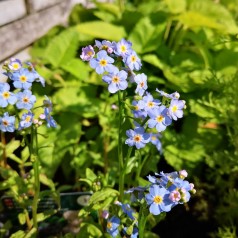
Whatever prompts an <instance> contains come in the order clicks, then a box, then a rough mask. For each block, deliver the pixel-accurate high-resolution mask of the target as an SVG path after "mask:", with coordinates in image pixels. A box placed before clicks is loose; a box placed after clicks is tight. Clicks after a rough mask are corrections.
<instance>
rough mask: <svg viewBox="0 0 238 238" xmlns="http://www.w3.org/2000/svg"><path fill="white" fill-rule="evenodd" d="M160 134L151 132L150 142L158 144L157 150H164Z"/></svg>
mask: <svg viewBox="0 0 238 238" xmlns="http://www.w3.org/2000/svg"><path fill="white" fill-rule="evenodd" d="M159 137H161V135H160V134H154V133H150V142H151V143H152V144H153V145H155V146H156V148H157V150H158V151H160V152H162V143H161V141H160V140H159Z"/></svg>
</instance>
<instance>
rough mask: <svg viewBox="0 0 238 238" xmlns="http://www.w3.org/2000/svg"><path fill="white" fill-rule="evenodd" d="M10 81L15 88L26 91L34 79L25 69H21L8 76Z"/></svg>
mask: <svg viewBox="0 0 238 238" xmlns="http://www.w3.org/2000/svg"><path fill="white" fill-rule="evenodd" d="M9 77H10V78H11V80H13V81H14V82H13V85H14V87H15V88H21V89H28V88H30V87H31V85H32V82H33V81H34V79H35V76H34V74H32V73H31V72H29V70H28V69H26V68H21V69H20V70H18V71H15V72H13V73H12V74H10V75H9Z"/></svg>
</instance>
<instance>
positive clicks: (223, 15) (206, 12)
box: [190, 0, 238, 34]
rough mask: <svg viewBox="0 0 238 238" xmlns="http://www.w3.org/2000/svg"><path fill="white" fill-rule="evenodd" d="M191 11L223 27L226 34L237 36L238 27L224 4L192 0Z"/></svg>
mask: <svg viewBox="0 0 238 238" xmlns="http://www.w3.org/2000/svg"><path fill="white" fill-rule="evenodd" d="M190 10H191V11H193V12H197V13H199V14H202V15H203V16H206V17H209V18H210V20H211V22H216V23H218V24H219V25H221V26H222V28H223V30H224V32H225V33H231V34H237V32H238V26H237V24H236V22H235V20H234V18H233V16H232V14H231V12H230V11H229V10H228V9H227V8H226V7H224V6H223V5H222V4H217V3H215V2H213V1H197V0H192V3H191V4H190ZM212 28H213V27H212ZM215 28H216V27H215ZM218 29H219V28H218Z"/></svg>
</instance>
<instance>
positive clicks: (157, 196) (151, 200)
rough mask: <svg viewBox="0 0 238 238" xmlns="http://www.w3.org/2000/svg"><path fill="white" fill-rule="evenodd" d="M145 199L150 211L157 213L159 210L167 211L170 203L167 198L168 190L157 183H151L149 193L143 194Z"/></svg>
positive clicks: (169, 208)
mask: <svg viewBox="0 0 238 238" xmlns="http://www.w3.org/2000/svg"><path fill="white" fill-rule="evenodd" d="M145 200H146V202H147V204H148V205H149V206H150V208H149V210H150V213H152V214H153V215H159V214H160V213H161V212H169V211H170V210H171V206H172V203H171V201H170V200H169V191H168V190H167V189H165V188H162V187H160V186H159V185H152V186H151V187H150V189H149V193H148V194H146V195H145Z"/></svg>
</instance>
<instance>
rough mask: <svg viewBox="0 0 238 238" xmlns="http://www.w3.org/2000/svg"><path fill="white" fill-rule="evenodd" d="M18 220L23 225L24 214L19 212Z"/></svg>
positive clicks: (24, 220)
mask: <svg viewBox="0 0 238 238" xmlns="http://www.w3.org/2000/svg"><path fill="white" fill-rule="evenodd" d="M18 220H19V223H20V224H21V225H24V224H25V223H26V214H24V213H19V214H18Z"/></svg>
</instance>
